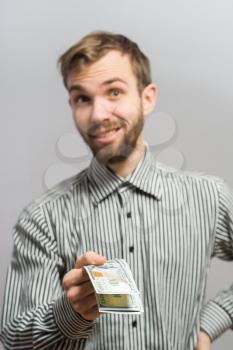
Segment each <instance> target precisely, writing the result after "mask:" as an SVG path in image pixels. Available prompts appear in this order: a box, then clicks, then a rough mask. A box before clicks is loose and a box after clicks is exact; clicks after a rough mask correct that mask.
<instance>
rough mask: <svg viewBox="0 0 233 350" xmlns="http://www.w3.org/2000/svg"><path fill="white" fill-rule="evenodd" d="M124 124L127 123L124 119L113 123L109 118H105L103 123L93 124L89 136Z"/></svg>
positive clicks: (88, 132)
mask: <svg viewBox="0 0 233 350" xmlns="http://www.w3.org/2000/svg"><path fill="white" fill-rule="evenodd" d="M124 125H125V123H124V122H123V121H122V120H119V121H118V122H117V123H113V122H110V121H108V120H103V122H101V123H95V124H93V125H91V126H90V128H89V129H88V131H87V134H88V135H89V136H95V135H96V134H97V133H100V132H108V131H110V130H113V129H119V128H121V127H123V126H124Z"/></svg>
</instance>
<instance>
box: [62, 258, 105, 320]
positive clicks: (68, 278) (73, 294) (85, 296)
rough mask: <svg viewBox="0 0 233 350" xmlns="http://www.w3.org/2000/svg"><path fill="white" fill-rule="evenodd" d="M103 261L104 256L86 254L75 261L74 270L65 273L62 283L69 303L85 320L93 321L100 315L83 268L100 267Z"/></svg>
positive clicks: (91, 287) (93, 292) (92, 290)
mask: <svg viewBox="0 0 233 350" xmlns="http://www.w3.org/2000/svg"><path fill="white" fill-rule="evenodd" d="M105 261H106V259H105V257H104V256H102V255H99V254H97V253H94V252H87V253H85V254H83V255H82V256H80V257H79V258H78V259H77V261H76V264H75V268H74V269H72V270H70V271H69V272H67V273H66V275H65V276H64V278H63V281H62V285H63V288H64V289H65V291H66V297H67V299H68V301H69V303H70V304H71V306H72V307H73V309H74V310H75V311H76V312H78V313H79V314H80V315H81V316H82V317H83V318H85V319H86V320H95V319H96V318H97V317H99V316H100V313H99V311H98V306H97V301H96V295H95V291H94V288H93V286H92V283H91V282H90V279H89V277H88V274H87V273H86V271H85V269H84V268H83V267H84V266H86V265H102V264H104V263H105Z"/></svg>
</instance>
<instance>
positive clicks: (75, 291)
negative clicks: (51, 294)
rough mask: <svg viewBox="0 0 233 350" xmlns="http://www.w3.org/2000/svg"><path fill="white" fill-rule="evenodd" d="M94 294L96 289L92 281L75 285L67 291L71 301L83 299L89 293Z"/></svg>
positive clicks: (75, 301)
mask: <svg viewBox="0 0 233 350" xmlns="http://www.w3.org/2000/svg"><path fill="white" fill-rule="evenodd" d="M91 294H94V289H93V286H92V284H91V282H90V281H88V282H85V283H83V284H81V285H79V286H73V287H71V288H70V289H69V290H68V291H67V298H68V300H69V302H70V303H77V302H79V301H82V300H83V299H85V298H86V297H88V296H89V295H91Z"/></svg>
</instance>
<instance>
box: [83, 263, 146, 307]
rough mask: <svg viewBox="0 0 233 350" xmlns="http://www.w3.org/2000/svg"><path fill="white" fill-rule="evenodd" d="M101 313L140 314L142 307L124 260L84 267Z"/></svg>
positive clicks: (137, 291)
mask: <svg viewBox="0 0 233 350" xmlns="http://www.w3.org/2000/svg"><path fill="white" fill-rule="evenodd" d="M84 268H85V270H86V272H87V274H88V276H89V278H90V280H91V282H92V284H93V287H94V290H95V293H96V300H97V303H98V308H99V311H100V312H102V313H120V314H132V313H134V314H140V313H142V312H143V306H142V302H141V299H140V293H139V290H138V288H137V286H136V283H135V281H134V278H133V275H132V272H131V270H130V267H129V265H128V264H127V262H126V261H125V260H124V259H114V260H108V261H106V263H105V264H104V265H99V266H95V265H88V266H85V267H84Z"/></svg>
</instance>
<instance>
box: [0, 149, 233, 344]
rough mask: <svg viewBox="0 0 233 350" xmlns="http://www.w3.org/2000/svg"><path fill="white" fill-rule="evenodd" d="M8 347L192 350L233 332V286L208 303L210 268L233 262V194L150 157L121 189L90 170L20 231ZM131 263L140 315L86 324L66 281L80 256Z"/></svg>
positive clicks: (6, 321)
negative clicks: (202, 340)
mask: <svg viewBox="0 0 233 350" xmlns="http://www.w3.org/2000/svg"><path fill="white" fill-rule="evenodd" d="M13 236H14V249H13V255H12V260H11V264H10V267H9V270H8V275H7V282H6V292H5V301H4V308H3V314H2V325H1V328H2V329H1V340H2V342H3V344H4V345H5V348H6V349H23V350H27V349H39V350H43V349H48V350H52V349H54V350H55V349H56V350H59V349H60V350H65V349H67V350H68V349H69V350H78V349H88V350H91V349H92V350H105V349H106V350H118V349H119V350H130V349H134V350H139V349H140V350H144V349H151V350H152V349H153V350H154V349H159V350H187V349H188V350H191V349H192V350H193V349H194V348H195V345H196V342H197V336H198V333H199V331H200V329H202V330H204V331H205V332H206V333H208V334H209V335H210V337H211V338H212V340H214V339H215V338H216V337H218V336H219V335H220V334H221V333H222V332H224V331H225V330H227V329H229V328H232V327H233V286H232V287H231V288H229V289H228V290H225V291H222V292H221V293H219V294H218V295H217V296H216V298H215V299H213V300H210V301H209V302H208V303H207V304H205V303H204V299H205V289H206V280H207V274H208V269H209V266H210V261H211V258H212V257H214V256H217V257H219V258H221V259H225V260H229V261H230V260H233V194H232V192H231V190H230V189H229V187H228V186H227V185H226V184H225V183H224V181H223V180H221V179H219V178H215V177H212V176H207V175H204V174H198V173H190V172H182V171H176V170H175V169H172V168H168V167H166V166H164V165H162V164H159V163H156V162H155V159H154V157H153V155H152V154H151V153H150V151H146V153H145V156H144V157H143V159H141V160H140V162H139V164H138V165H137V167H136V169H135V170H134V171H133V172H132V174H130V175H129V176H128V177H127V178H126V179H123V178H121V177H119V176H117V175H116V174H114V173H113V172H112V171H110V170H109V169H108V168H106V167H104V166H103V165H101V164H100V163H98V161H97V160H96V159H94V158H93V160H92V162H91V164H90V166H89V167H88V168H87V169H85V170H83V171H82V172H81V173H79V174H78V175H76V176H74V177H72V178H71V179H68V180H65V181H63V182H62V183H60V184H59V185H57V186H55V187H54V188H53V189H52V190H49V191H47V193H45V194H44V195H43V196H42V197H40V198H39V199H37V200H35V201H33V202H32V203H30V205H28V206H27V208H26V209H25V210H24V211H23V212H22V214H21V215H20V217H19V219H18V222H17V224H16V225H15V228H14V235H13ZM90 250H91V251H95V252H98V253H100V254H102V255H104V256H106V258H107V259H113V258H124V259H125V260H126V261H127V262H128V264H129V265H130V267H131V270H132V273H133V276H134V278H135V281H136V284H137V286H138V288H139V290H140V293H141V298H142V302H143V305H144V314H142V315H114V314H112V315H111V314H107V315H101V317H100V318H98V319H97V320H96V321H95V322H91V321H86V320H84V319H83V318H82V317H81V316H80V315H79V314H78V313H76V312H75V311H74V310H73V309H72V307H71V305H70V304H69V302H68V301H67V299H66V295H65V293H64V291H63V289H62V285H61V281H62V278H63V276H64V274H65V273H67V272H68V271H69V270H70V269H72V268H73V267H74V265H75V261H76V259H77V257H78V256H80V255H81V254H83V253H84V252H87V251H90Z"/></svg>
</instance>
